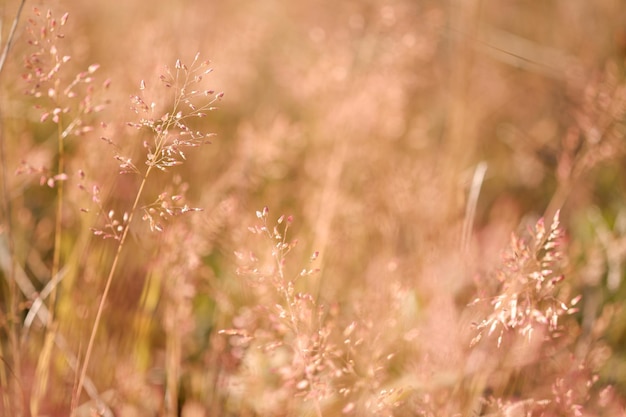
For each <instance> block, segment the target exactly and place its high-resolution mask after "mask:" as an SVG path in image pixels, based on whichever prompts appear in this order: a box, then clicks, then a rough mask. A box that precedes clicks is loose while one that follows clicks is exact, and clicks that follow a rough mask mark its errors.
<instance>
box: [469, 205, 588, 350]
mask: <svg viewBox="0 0 626 417" xmlns="http://www.w3.org/2000/svg"><path fill="white" fill-rule="evenodd" d="M562 245H563V230H562V229H561V227H560V223H559V212H557V213H556V215H555V216H554V219H553V221H552V222H551V225H550V229H549V230H546V227H545V225H544V220H543V219H540V220H539V221H538V222H537V224H536V225H535V227H534V229H533V230H532V231H531V241H530V242H526V241H525V240H524V239H523V238H520V237H517V236H515V235H514V234H513V235H512V236H511V243H510V246H509V248H508V250H507V252H505V254H504V268H503V269H502V270H500V271H499V272H498V281H499V282H500V286H499V288H498V291H497V292H498V293H497V295H495V296H494V297H493V298H491V299H490V303H491V305H492V306H493V312H492V313H490V314H489V316H488V317H487V318H485V319H484V320H482V321H481V322H479V323H477V325H476V329H477V331H478V334H477V335H476V337H475V338H474V339H473V340H472V342H471V345H475V344H476V343H478V342H479V341H480V340H481V339H482V338H483V336H484V335H485V333H486V335H487V336H491V335H492V334H496V335H497V345H498V346H500V344H501V343H502V338H503V337H504V336H505V333H506V332H508V331H515V332H517V333H519V334H521V335H523V336H526V337H528V338H529V339H530V338H531V337H532V335H533V332H535V331H537V330H540V334H543V333H544V332H543V331H542V330H543V329H544V328H545V330H547V334H548V335H550V336H551V337H558V335H559V334H560V333H561V331H562V330H563V329H562V326H560V323H559V318H560V317H561V316H563V315H564V314H574V313H576V312H578V308H576V307H575V306H576V304H577V303H578V302H579V301H580V296H576V297H574V298H572V299H571V300H567V301H562V300H560V299H559V286H558V284H559V283H561V281H563V279H564V276H563V274H562V273H560V270H561V265H560V263H561V261H562V258H563V255H564V250H563V248H562ZM480 301H484V300H482V299H477V300H475V301H474V303H477V302H480ZM544 336H545V335H544ZM540 337H543V336H540Z"/></svg>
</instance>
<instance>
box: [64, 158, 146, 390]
mask: <svg viewBox="0 0 626 417" xmlns="http://www.w3.org/2000/svg"><path fill="white" fill-rule="evenodd" d="M152 168H153V166H152V165H149V166H148V169H146V172H145V174H144V176H143V178H142V180H141V184H140V185H139V190H138V191H137V195H136V196H135V201H134V202H133V206H132V208H131V210H130V213H129V215H128V222H127V223H126V226H125V227H124V231H123V232H122V236H121V237H120V240H119V244H118V245H117V250H116V252H115V257H114V258H113V263H112V264H111V269H110V270H109V275H108V276H107V279H106V284H105V286H104V291H103V293H102V298H100V303H99V304H98V311H97V312H96V318H95V320H94V323H93V327H92V329H91V336H90V337H89V342H88V343H87V351H86V352H85V358H84V360H83V365H82V367H81V372H80V378H79V379H78V386H77V388H76V399H77V400H78V399H79V398H80V394H81V392H82V390H83V385H84V383H85V377H86V376H87V368H88V366H89V362H90V360H91V354H92V351H93V346H94V342H95V339H96V333H97V332H98V328H99V327H100V321H101V320H102V312H103V311H104V304H105V303H106V300H107V298H108V295H109V291H110V289H111V283H112V282H113V277H114V276H115V273H116V271H117V266H118V264H119V260H120V257H121V256H120V255H121V253H122V248H123V247H124V243H125V242H126V238H127V237H128V232H129V231H130V226H131V225H132V222H133V219H134V217H135V212H136V211H137V207H138V206H139V200H140V199H141V196H142V194H143V190H144V188H145V186H146V183H147V181H148V177H149V175H150V172H152Z"/></svg>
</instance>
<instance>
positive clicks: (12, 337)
mask: <svg viewBox="0 0 626 417" xmlns="http://www.w3.org/2000/svg"><path fill="white" fill-rule="evenodd" d="M25 3H26V0H22V1H21V2H20V4H19V6H18V8H17V12H16V13H15V18H14V19H13V23H12V25H11V29H10V31H9V36H8V38H7V42H6V44H5V45H4V48H3V50H2V54H1V55H0V74H1V73H2V70H3V69H4V64H5V63H6V60H7V57H8V56H9V51H10V50H11V46H12V44H13V40H14V39H15V32H16V30H17V24H18V22H19V20H20V16H21V14H22V10H23V8H24V4H25ZM1 120H2V118H1V117H0V121H1ZM6 159H7V158H6V147H5V140H4V134H3V129H2V126H0V166H2V191H3V192H2V196H3V198H2V202H3V210H4V220H5V227H6V233H7V240H8V250H9V253H10V256H9V257H10V262H9V270H8V274H7V275H8V276H6V277H5V278H7V279H8V283H9V297H10V302H9V311H8V316H9V323H10V328H9V344H10V351H11V358H12V359H13V368H14V374H15V375H14V378H15V379H16V382H15V384H13V390H12V391H11V390H10V389H7V390H3V395H2V397H3V402H4V406H5V411H6V412H7V413H11V412H13V413H15V415H17V416H22V415H23V414H24V406H25V398H22V400H19V398H20V397H22V395H21V390H20V387H19V385H20V384H19V378H20V375H21V363H22V357H21V353H20V351H21V349H20V346H19V345H18V343H19V342H18V341H19V336H18V333H19V327H18V323H19V320H18V317H19V314H18V310H19V290H18V289H17V285H16V282H15V261H16V260H15V245H14V241H13V230H12V227H11V218H12V215H11V212H12V208H11V201H10V197H9V191H8V184H7V179H6V178H7V168H6V167H7V164H6ZM5 371H6V369H5V366H3V367H2V372H1V373H0V377H1V378H2V379H4V381H3V382H6V379H7V375H6V372H5ZM3 386H7V385H5V384H4V383H3ZM9 392H12V393H13V398H15V399H17V404H16V407H15V409H14V410H10V408H11V407H10V404H11V399H10V397H9V395H10V394H9Z"/></svg>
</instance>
